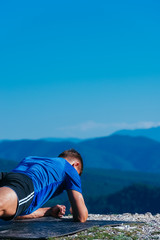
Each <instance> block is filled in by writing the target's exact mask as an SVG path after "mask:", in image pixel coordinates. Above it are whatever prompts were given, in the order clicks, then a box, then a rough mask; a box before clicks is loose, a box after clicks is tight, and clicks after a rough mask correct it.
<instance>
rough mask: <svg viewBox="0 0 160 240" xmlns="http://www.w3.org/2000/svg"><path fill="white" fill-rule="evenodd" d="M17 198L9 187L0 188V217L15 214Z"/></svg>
mask: <svg viewBox="0 0 160 240" xmlns="http://www.w3.org/2000/svg"><path fill="white" fill-rule="evenodd" d="M17 204H18V198H17V195H16V193H15V192H14V191H13V190H12V189H11V188H9V187H1V188H0V218H8V217H12V216H14V215H15V214H16V210H17Z"/></svg>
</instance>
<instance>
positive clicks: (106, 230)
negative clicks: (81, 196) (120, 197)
mask: <svg viewBox="0 0 160 240" xmlns="http://www.w3.org/2000/svg"><path fill="white" fill-rule="evenodd" d="M88 220H107V221H129V222H130V221H131V222H135V223H131V224H128V223H125V224H120V225H118V226H104V227H93V228H91V229H89V230H86V231H83V232H81V233H78V234H74V235H72V236H67V237H63V238H56V239H57V240H62V239H63V240H65V239H66V240H69V239H112V240H132V239H133V240H136V239H143V240H150V239H160V214H156V215H152V214H151V213H146V214H137V213H136V214H129V213H125V214H119V215H116V214H112V215H99V214H89V217H88Z"/></svg>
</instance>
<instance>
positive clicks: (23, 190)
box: [0, 172, 34, 218]
mask: <svg viewBox="0 0 160 240" xmlns="http://www.w3.org/2000/svg"><path fill="white" fill-rule="evenodd" d="M0 187H9V188H11V189H12V190H14V191H15V193H16V194H17V197H18V206H17V211H16V214H15V215H14V216H13V218H15V217H17V216H19V215H22V214H23V212H24V211H25V210H26V209H27V208H28V207H29V206H30V204H31V203H32V200H33V197H34V186H33V182H32V179H31V178H30V177H28V176H27V175H25V174H22V173H14V172H10V173H0Z"/></svg>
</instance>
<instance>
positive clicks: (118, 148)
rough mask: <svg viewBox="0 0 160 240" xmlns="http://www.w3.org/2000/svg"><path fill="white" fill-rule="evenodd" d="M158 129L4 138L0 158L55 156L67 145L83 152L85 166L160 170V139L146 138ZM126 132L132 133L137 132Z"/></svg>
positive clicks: (159, 129) (67, 147)
mask: <svg viewBox="0 0 160 240" xmlns="http://www.w3.org/2000/svg"><path fill="white" fill-rule="evenodd" d="M159 131H160V127H158V128H152V129H145V130H135V135H138V132H139V133H140V135H141V136H136V137H133V136H127V135H124V133H126V131H123V132H120V134H119V135H117V134H118V133H119V132H117V133H115V134H113V135H111V136H108V137H101V138H95V139H88V140H82V141H78V140H77V139H76V140H75V139H73V141H72V139H69V140H65V141H64V140H63V139H62V141H60V139H59V140H58V141H57V140H56V139H54V138H53V139H44V140H16V141H9V140H8V141H1V142H0V159H6V160H12V161H15V162H19V161H20V160H21V159H22V158H24V157H26V156H29V155H31V156H36V155H38V156H47V157H55V156H58V155H59V153H60V152H62V151H64V150H65V149H69V148H75V149H77V150H78V151H79V152H80V153H81V154H82V156H83V158H84V164H85V167H86V168H103V169H118V170H125V171H141V172H160V142H158V141H155V140H152V139H149V138H146V136H149V135H152V138H156V139H158V134H159ZM127 132H128V134H130V135H131V134H132V135H133V133H134V131H127ZM142 133H143V135H145V137H144V136H143V135H142ZM151 133H152V134H151Z"/></svg>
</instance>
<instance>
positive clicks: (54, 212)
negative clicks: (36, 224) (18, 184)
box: [16, 205, 66, 220]
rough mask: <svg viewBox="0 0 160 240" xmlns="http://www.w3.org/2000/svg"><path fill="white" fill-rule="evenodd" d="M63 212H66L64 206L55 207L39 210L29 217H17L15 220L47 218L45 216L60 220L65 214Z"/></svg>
mask: <svg viewBox="0 0 160 240" xmlns="http://www.w3.org/2000/svg"><path fill="white" fill-rule="evenodd" d="M65 211H66V207H65V206H64V205H56V206H54V207H46V208H39V209H37V210H36V211H35V212H33V213H31V214H29V215H24V216H19V217H17V218H16V220H23V219H30V218H41V217H47V216H52V217H55V218H61V217H62V216H63V215H64V214H65Z"/></svg>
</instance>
